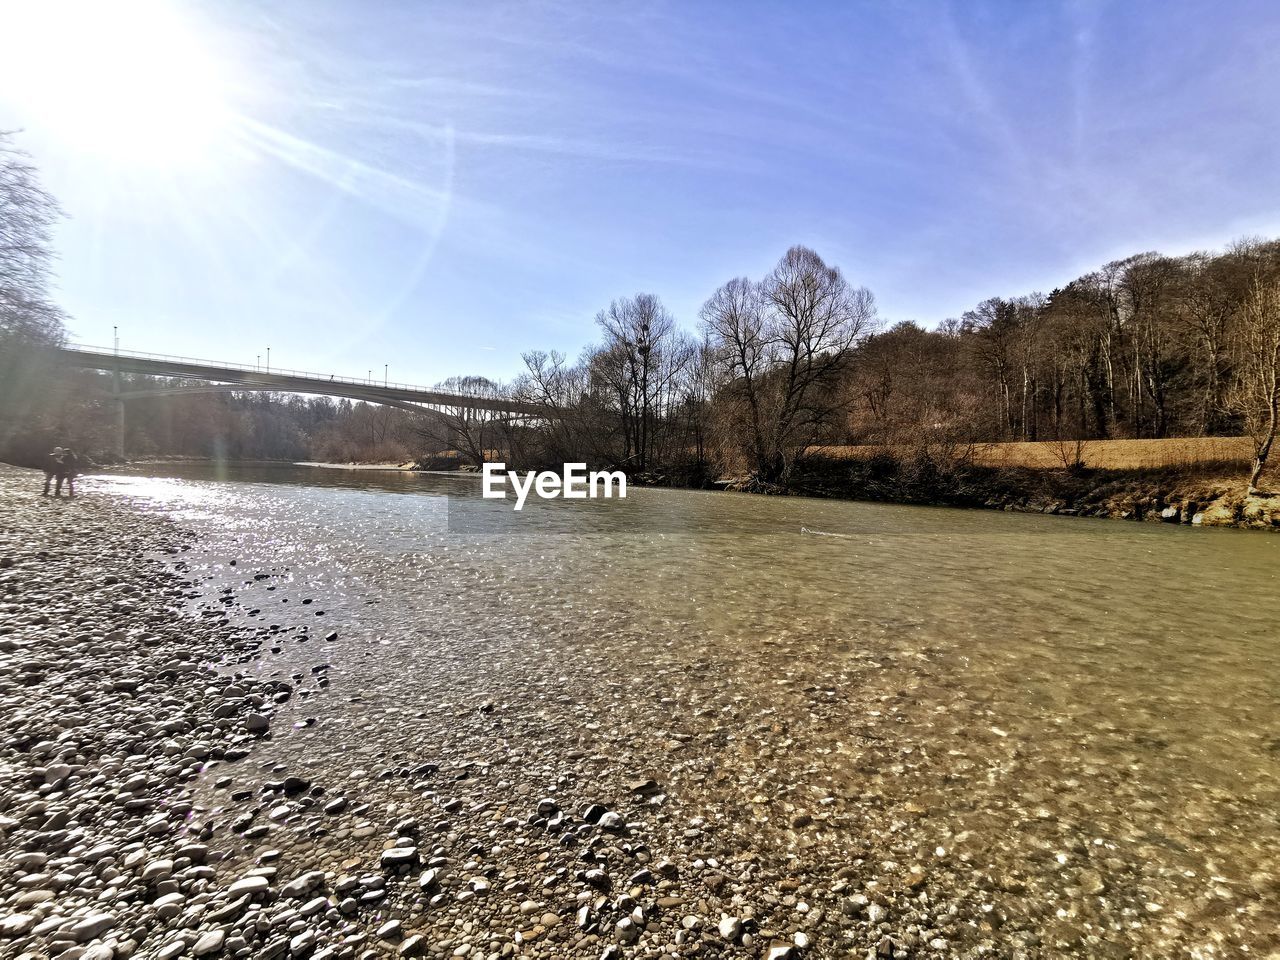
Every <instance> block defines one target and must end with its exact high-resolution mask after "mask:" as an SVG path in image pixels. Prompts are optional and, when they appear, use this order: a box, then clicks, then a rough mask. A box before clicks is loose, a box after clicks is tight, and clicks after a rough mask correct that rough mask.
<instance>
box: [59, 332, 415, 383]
mask: <svg viewBox="0 0 1280 960" xmlns="http://www.w3.org/2000/svg"><path fill="white" fill-rule="evenodd" d="M66 349H68V350H79V351H80V352H81V353H92V354H95V355H97V356H101V357H126V358H128V357H132V358H133V359H136V360H162V361H166V362H169V363H186V364H190V365H191V366H198V367H207V368H209V369H210V370H213V369H223V370H238V371H240V372H242V373H261V374H267V375H269V376H281V377H302V378H305V379H308V380H316V381H320V382H323V383H346V384H351V385H353V386H360V387H384V388H388V389H391V388H394V389H396V390H417V391H421V392H424V393H439V392H440V391H439V389H438V388H437V387H424V386H423V385H422V384H419V383H398V382H396V381H394V380H379V379H378V378H377V377H340V376H338V375H337V374H331V373H316V372H315V371H313V370H291V369H289V368H287V367H276V366H272V367H270V368H268V367H265V366H261V365H258V364H252V363H248V364H245V363H231V362H228V361H222V360H207V359H201V358H199V357H181V356H176V355H174V354H169V353H146V352H144V351H141V350H116V349H114V348H112V347H97V346H92V345H89V344H84V343H68V344H67V345H66Z"/></svg>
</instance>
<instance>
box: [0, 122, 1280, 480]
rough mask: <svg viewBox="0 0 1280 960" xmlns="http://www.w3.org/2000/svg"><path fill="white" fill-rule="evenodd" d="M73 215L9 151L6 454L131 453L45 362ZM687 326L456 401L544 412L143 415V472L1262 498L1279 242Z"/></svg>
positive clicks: (602, 332) (1279, 331) (101, 412)
mask: <svg viewBox="0 0 1280 960" xmlns="http://www.w3.org/2000/svg"><path fill="white" fill-rule="evenodd" d="M58 216H59V211H58V209H57V205H56V203H55V201H54V200H53V198H52V197H50V196H49V195H48V194H47V193H45V192H44V191H43V190H42V189H41V188H40V186H39V183H38V179H37V177H36V171H35V170H34V169H33V167H32V165H31V164H30V162H29V160H28V158H27V157H26V156H25V155H24V154H22V153H21V151H19V150H17V149H15V148H14V146H13V144H12V141H11V139H9V138H7V137H5V136H4V135H0V377H2V381H0V456H7V457H9V458H11V459H24V458H25V459H29V457H30V451H33V450H37V449H39V448H40V446H41V445H42V444H44V443H46V442H49V441H53V442H62V443H64V444H65V443H74V444H78V445H79V446H80V447H81V448H83V449H86V450H105V449H107V448H108V447H109V445H110V444H109V442H108V440H107V438H109V437H110V436H111V435H112V434H111V430H112V427H111V411H110V410H109V409H108V408H107V407H106V406H105V404H104V403H102V402H101V401H98V400H96V399H94V396H95V394H94V391H93V389H92V388H93V387H95V386H97V387H99V388H101V387H102V386H104V379H105V376H104V375H102V374H95V373H88V372H75V371H63V370H59V369H56V368H55V367H53V366H51V365H50V364H49V362H48V360H47V356H48V348H49V347H52V346H57V345H58V344H60V343H61V342H62V341H63V339H64V337H65V326H64V324H65V319H66V318H65V317H64V316H63V315H62V312H61V311H60V310H59V309H58V307H57V305H56V303H55V302H54V299H53V298H52V296H51V295H50V273H51V264H52V259H53V254H52V248H51V244H50V230H51V227H52V224H53V223H54V222H55V221H56V219H57V217H58ZM684 319H685V321H686V322H685V323H684V324H681V323H678V322H677V320H676V318H675V317H673V316H672V314H671V313H670V311H668V310H667V309H666V307H665V306H664V305H663V303H662V301H661V299H660V298H659V297H658V296H657V295H655V294H653V293H638V294H635V295H634V296H629V297H623V298H620V299H618V300H615V301H614V302H612V303H611V304H609V305H608V306H607V307H605V308H604V309H602V310H601V311H600V312H599V314H598V315H597V316H596V318H595V325H596V330H597V334H598V339H597V340H596V342H594V343H593V344H591V345H590V346H588V347H587V348H586V349H584V350H583V351H582V353H581V354H580V355H579V356H578V357H577V358H574V359H570V358H569V357H567V356H566V355H564V354H561V353H558V352H556V351H544V350H531V351H529V352H527V353H525V354H524V355H523V357H522V359H523V371H522V372H521V373H520V374H519V375H518V376H517V377H515V378H514V379H513V380H512V381H511V382H508V383H499V382H496V381H493V380H490V379H488V378H485V377H480V376H459V377H452V378H450V379H449V380H447V381H445V382H444V383H442V384H440V385H439V387H440V389H443V390H446V391H449V392H451V393H455V394H461V395H464V396H484V397H508V398H512V399H516V400H521V401H524V402H525V403H527V404H532V405H534V406H535V407H541V408H542V409H543V410H544V411H545V414H544V415H540V416H525V417H511V416H507V415H499V414H493V413H484V412H478V411H474V410H472V409H470V408H469V407H468V406H467V405H466V404H465V403H462V404H460V405H459V406H458V407H456V408H453V409H442V410H437V411H430V412H424V413H422V414H415V413H411V412H408V411H403V410H399V409H390V408H382V407H377V406H374V405H370V404H366V403H359V402H357V403H352V402H350V401H346V400H338V401H335V400H332V399H329V398H301V397H296V396H287V395H280V396H271V395H264V394H253V393H244V394H230V395H226V394H211V395H209V394H206V395H185V396H170V397H165V398H156V399H148V400H134V401H130V407H129V418H128V419H129V424H130V427H129V430H130V433H129V436H128V438H127V444H128V447H129V449H130V450H131V451H132V452H133V453H134V454H135V455H140V454H156V455H187V456H222V457H232V458H260V459H315V460H341V461H349V460H365V461H378V460H384V461H396V462H403V461H405V460H409V459H414V458H417V459H424V458H425V459H426V460H428V461H429V462H431V463H443V462H449V461H448V459H447V458H446V459H444V460H441V459H440V455H443V454H445V453H446V451H447V452H448V455H449V456H451V457H454V458H456V459H461V460H463V461H467V462H470V463H472V464H475V465H478V464H480V463H482V462H483V461H484V460H486V459H492V458H497V457H501V458H503V459H506V460H508V461H510V462H512V463H514V464H521V465H525V466H537V465H550V464H559V463H563V462H566V461H584V462H586V463H588V464H590V465H592V466H607V467H610V468H619V467H621V468H623V469H626V470H628V471H630V472H632V473H635V474H638V475H641V476H643V475H665V476H668V477H671V478H673V479H678V480H680V481H681V482H703V481H706V480H707V479H709V478H713V477H716V476H723V475H725V474H737V475H743V476H748V477H750V478H752V481H753V482H757V483H760V484H763V485H775V484H784V485H785V484H787V483H788V482H790V481H791V480H792V478H793V477H794V476H795V474H796V471H797V470H798V469H803V467H804V466H805V464H806V463H807V462H809V461H811V460H813V459H814V458H816V457H821V456H823V454H824V453H826V452H829V451H830V450H831V448H833V447H847V446H872V447H876V448H882V449H886V450H904V449H906V450H913V451H915V452H916V455H920V453H921V451H924V453H925V455H928V456H946V455H947V453H946V451H953V450H956V449H962V448H964V447H966V446H971V445H973V444H979V443H990V442H1000V441H1011V440H1025V441H1039V440H1054V441H1059V442H1063V441H1079V440H1085V439H1107V438H1129V437H1133V438H1163V437H1173V436H1204V435H1239V434H1246V435H1249V436H1251V437H1253V438H1254V439H1255V451H1256V457H1255V461H1254V466H1253V471H1252V478H1251V487H1256V485H1257V483H1258V482H1259V478H1260V476H1261V474H1262V471H1263V469H1264V468H1265V465H1266V463H1267V461H1268V459H1269V455H1270V451H1271V446H1272V444H1273V443H1274V438H1275V434H1276V428H1277V420H1278V419H1280V414H1278V411H1277V404H1278V402H1280V375H1278V374H1280V241H1275V240H1260V239H1245V240H1241V241H1238V242H1236V243H1234V244H1232V245H1231V246H1230V247H1229V248H1228V249H1226V250H1225V251H1222V252H1216V253H1209V252H1197V253H1192V254H1188V255H1185V256H1165V255H1161V254H1158V253H1141V254H1137V255H1135V256H1131V257H1128V258H1126V259H1123V260H1116V261H1113V262H1111V263H1107V264H1105V265H1103V266H1102V267H1101V268H1099V269H1098V270H1096V271H1093V272H1091V273H1088V274H1086V275H1084V276H1082V277H1078V278H1076V279H1074V280H1072V281H1071V282H1069V283H1066V284H1065V285H1063V286H1062V287H1059V288H1058V289H1055V290H1052V291H1051V292H1049V293H1048V294H1040V293H1029V294H1026V295H1022V296H1014V297H993V298H991V299H988V300H985V301H983V302H982V303H980V304H978V305H976V306H975V307H974V308H973V309H972V310H969V311H966V312H965V313H963V314H962V315H961V316H960V317H957V318H953V319H948V320H946V321H944V322H943V323H941V324H939V325H938V326H937V328H936V329H926V328H924V327H922V326H920V325H918V324H916V323H914V322H911V321H904V322H899V323H896V324H893V325H886V324H884V323H882V322H881V319H880V317H879V315H878V312H877V309H876V305H875V299H874V297H873V295H872V294H871V292H870V290H868V289H867V288H866V287H865V286H861V285H857V284H855V283H853V282H851V281H850V280H849V279H847V278H846V277H845V275H844V273H843V272H842V271H841V270H840V269H839V268H838V267H836V266H834V265H831V264H828V263H827V262H826V261H825V260H824V259H823V258H822V257H821V256H820V255H819V254H818V253H817V252H816V251H814V250H811V249H808V248H806V247H802V246H796V247H793V248H791V249H790V250H788V251H786V253H785V254H784V255H783V256H782V257H781V259H780V260H779V261H778V263H777V265H776V266H775V267H774V268H773V269H772V270H771V271H770V272H769V273H768V274H766V275H765V276H763V277H758V278H749V277H737V278H734V279H731V280H729V281H727V282H726V283H724V284H723V285H721V286H720V287H719V288H717V289H716V290H714V292H712V293H711V295H710V296H709V297H708V298H707V300H706V302H705V303H704V304H703V306H702V307H701V309H700V311H699V314H698V316H697V318H684ZM42 358H44V359H42ZM144 379H145V378H132V380H131V382H130V383H129V384H127V386H128V387H137V386H139V385H140V381H142V380H144ZM166 383H167V385H173V384H174V383H175V382H174V381H168V382H166ZM432 455H435V456H436V459H434V460H432V459H431V457H432Z"/></svg>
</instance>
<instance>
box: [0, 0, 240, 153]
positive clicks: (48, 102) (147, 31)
mask: <svg viewBox="0 0 1280 960" xmlns="http://www.w3.org/2000/svg"><path fill="white" fill-rule="evenodd" d="M0 6H2V7H3V9H4V12H5V15H6V20H7V23H6V28H5V29H6V31H7V32H8V34H9V36H8V40H7V41H5V42H4V43H3V44H2V46H3V47H4V48H5V49H4V52H3V56H0V80H2V81H3V84H4V87H5V96H6V97H8V98H11V99H13V100H15V101H17V102H18V103H20V104H22V105H24V106H25V107H26V108H27V112H28V113H30V114H31V115H32V117H33V119H34V120H35V121H36V122H38V123H39V124H40V125H41V126H43V127H46V128H47V129H49V130H50V131H51V132H53V133H54V134H56V135H57V136H58V137H59V138H60V139H62V140H64V141H65V142H66V143H67V144H68V145H69V146H71V147H73V148H75V149H78V150H81V151H84V152H87V153H91V154H93V155H95V156H98V157H101V158H103V159H111V160H114V161H118V162H122V163H128V164H133V165H146V166H160V167H170V166H175V165H181V164H187V163H194V162H198V161H200V160H201V159H204V158H207V157H208V156H209V154H210V152H211V151H213V149H214V148H215V147H216V145H217V144H218V143H219V141H221V140H223V139H225V138H226V137H228V136H229V135H230V134H231V132H232V113H231V110H230V108H229V105H228V101H227V90H226V85H225V83H224V78H223V77H221V76H220V75H219V70H218V64H217V63H216V62H215V60H214V58H213V56H212V55H211V53H210V51H209V50H208V49H207V47H206V45H205V44H204V43H203V42H202V38H201V37H200V36H199V34H198V31H197V25H196V24H195V23H193V22H188V21H185V20H184V19H183V17H182V16H181V11H180V9H179V8H178V7H177V6H176V5H175V4H172V3H162V2H147V0H129V2H127V3H104V2H96V0H78V2H77V0H60V2H58V0H55V2H48V0H40V2H23V0H18V2H15V3H5V4H2V5H0Z"/></svg>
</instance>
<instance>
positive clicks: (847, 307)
mask: <svg viewBox="0 0 1280 960" xmlns="http://www.w3.org/2000/svg"><path fill="white" fill-rule="evenodd" d="M702 321H703V325H704V329H705V331H706V335H707V340H708V343H709V344H710V346H711V349H712V351H713V353H714V355H715V356H716V358H717V361H718V363H719V364H720V366H721V368H722V371H723V374H724V377H725V379H726V381H727V385H726V387H725V389H724V396H725V399H726V401H727V403H726V405H725V406H726V410H727V413H728V416H729V423H730V427H731V430H732V431H733V432H734V433H736V434H737V436H738V441H739V444H740V445H741V446H742V447H743V448H745V450H746V452H747V453H748V455H749V457H750V459H751V461H752V466H753V467H754V469H755V472H756V475H757V476H758V477H759V478H760V479H762V480H764V481H766V482H773V481H785V480H786V479H787V477H788V475H789V473H790V471H791V468H792V466H793V465H794V463H795V461H796V459H797V458H798V457H801V456H803V455H804V453H805V451H806V450H807V449H808V447H809V446H810V445H811V444H812V443H813V441H814V439H815V437H816V436H817V434H818V433H819V432H820V430H821V429H823V428H826V427H830V425H831V424H832V422H833V420H834V419H835V416H834V415H835V412H836V410H837V408H838V406H839V399H838V398H839V395H840V391H839V390H837V389H836V388H837V386H838V380H839V375H840V373H841V371H842V369H843V367H844V365H845V363H846V359H847V352H848V351H849V349H850V348H851V347H853V345H854V344H855V343H857V342H858V340H859V339H860V338H861V337H863V336H864V335H865V334H867V333H869V332H870V331H871V329H872V325H873V324H874V321H875V301H874V298H873V297H872V296H871V292H870V291H869V290H867V289H866V288H865V287H857V288H855V287H851V286H850V285H849V283H848V282H847V281H846V280H845V278H844V275H843V274H841V272H840V270H839V269H837V268H836V267H831V266H828V265H827V264H826V263H825V262H823V260H822V258H821V257H819V256H818V254H817V253H815V252H814V251H812V250H810V249H808V248H807V247H792V248H791V249H790V250H788V251H787V253H786V255H785V256H783V258H782V259H781V260H780V261H779V262H778V265H777V266H776V267H775V268H774V269H773V271H772V272H771V273H770V274H769V275H768V276H767V277H765V278H764V279H763V280H761V281H760V282H759V283H754V284H753V283H752V282H751V281H749V280H746V279H743V278H738V279H736V280H731V281H729V283H727V284H725V285H724V286H723V287H721V288H720V289H719V290H717V291H716V292H715V293H714V294H713V295H712V297H711V299H710V300H708V301H707V302H706V304H705V305H704V306H703V308H702Z"/></svg>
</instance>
